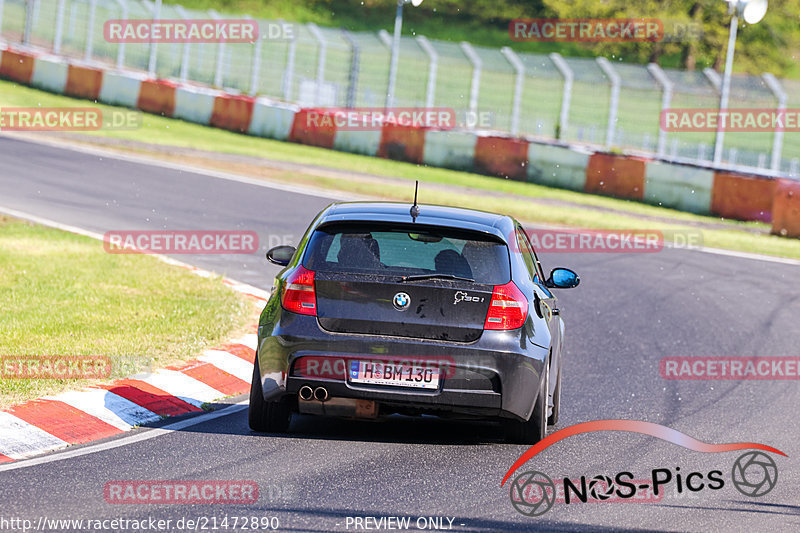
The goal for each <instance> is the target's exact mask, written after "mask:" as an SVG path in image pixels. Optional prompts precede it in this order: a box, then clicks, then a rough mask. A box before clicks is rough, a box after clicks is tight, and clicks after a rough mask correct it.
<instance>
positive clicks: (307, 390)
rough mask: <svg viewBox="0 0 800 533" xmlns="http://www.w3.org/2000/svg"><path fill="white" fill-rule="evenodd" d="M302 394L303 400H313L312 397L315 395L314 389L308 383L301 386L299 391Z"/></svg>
mask: <svg viewBox="0 0 800 533" xmlns="http://www.w3.org/2000/svg"><path fill="white" fill-rule="evenodd" d="M297 394H298V395H299V396H300V399H301V400H304V401H306V402H309V401H311V398H313V397H314V391H313V390H312V389H311V387H309V386H308V385H303V386H302V387H300V390H299V391H298V393H297Z"/></svg>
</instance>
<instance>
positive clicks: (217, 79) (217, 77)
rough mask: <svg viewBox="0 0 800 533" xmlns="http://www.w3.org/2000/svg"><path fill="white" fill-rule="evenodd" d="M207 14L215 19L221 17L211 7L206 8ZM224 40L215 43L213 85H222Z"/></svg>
mask: <svg viewBox="0 0 800 533" xmlns="http://www.w3.org/2000/svg"><path fill="white" fill-rule="evenodd" d="M208 14H209V15H211V18H212V19H214V20H215V21H216V20H220V19H221V18H222V17H220V16H219V13H217V12H216V11H214V10H213V9H209V10H208ZM224 61H225V42H224V41H222V42H219V43H217V61H216V65H214V86H215V87H222V84H223V81H224V80H223V76H222V68H223V67H224V66H225V63H224Z"/></svg>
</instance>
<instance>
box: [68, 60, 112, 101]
mask: <svg viewBox="0 0 800 533" xmlns="http://www.w3.org/2000/svg"><path fill="white" fill-rule="evenodd" d="M102 85H103V71H102V70H97V69H94V68H89V67H79V66H77V65H70V66H69V69H68V70H67V86H66V88H65V89H64V93H65V94H67V95H68V96H74V97H76V98H86V99H88V100H97V99H98V98H99V97H100V87H102Z"/></svg>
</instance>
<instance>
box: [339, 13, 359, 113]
mask: <svg viewBox="0 0 800 533" xmlns="http://www.w3.org/2000/svg"><path fill="white" fill-rule="evenodd" d="M342 36H343V37H344V38H345V40H346V41H347V43H348V44H349V45H350V79H349V80H348V82H347V103H346V105H347V107H348V108H351V109H352V108H354V107H355V106H356V97H357V96H358V69H359V68H360V64H361V63H360V62H361V47H360V46H358V43H357V42H356V40H355V39H353V35H352V34H351V33H350V32H349V31H347V30H346V29H344V28H342Z"/></svg>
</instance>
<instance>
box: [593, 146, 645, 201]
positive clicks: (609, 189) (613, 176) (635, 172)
mask: <svg viewBox="0 0 800 533" xmlns="http://www.w3.org/2000/svg"><path fill="white" fill-rule="evenodd" d="M645 165H646V163H645V161H644V160H642V159H638V158H634V157H628V156H622V155H614V154H592V155H591V157H589V164H588V165H587V166H586V185H585V186H584V191H586V192H588V193H592V194H602V195H605V196H614V197H616V198H630V199H632V200H641V199H642V198H643V197H644V178H645V168H646V167H645Z"/></svg>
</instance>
